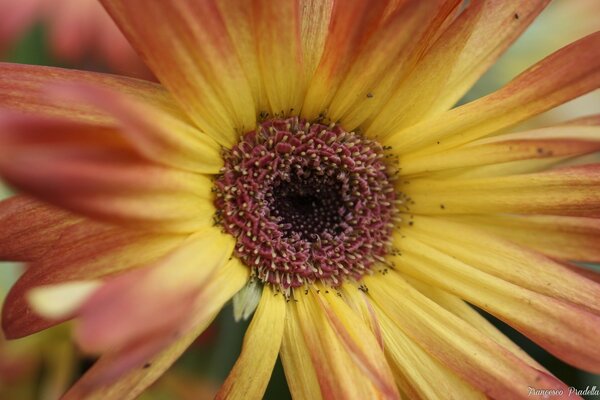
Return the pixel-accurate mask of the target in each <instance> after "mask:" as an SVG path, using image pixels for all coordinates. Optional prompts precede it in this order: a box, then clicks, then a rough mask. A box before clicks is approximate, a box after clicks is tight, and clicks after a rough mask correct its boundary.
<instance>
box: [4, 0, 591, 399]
mask: <svg viewBox="0 0 600 400" xmlns="http://www.w3.org/2000/svg"><path fill="white" fill-rule="evenodd" d="M103 3H104V5H105V7H106V8H107V9H108V11H109V12H110V14H111V15H112V16H113V18H114V19H115V21H116V22H117V23H118V25H119V26H120V27H121V29H122V30H123V31H124V32H125V34H126V36H127V37H128V38H129V39H130V40H131V42H132V44H133V45H134V47H135V48H136V49H137V50H138V51H139V52H140V53H141V54H142V55H143V56H144V59H145V60H147V62H148V64H149V66H150V68H151V69H152V71H153V72H154V73H155V74H156V76H157V77H158V79H159V80H160V81H161V83H162V85H157V84H152V83H148V82H142V81H136V80H132V79H126V78H117V77H110V76H104V75H97V74H90V73H78V72H73V71H64V70H57V69H49V68H41V67H25V66H15V65H2V66H0V69H1V70H2V71H1V72H2V74H1V75H0V88H1V90H2V92H3V96H2V97H1V98H0V105H1V106H2V107H3V108H4V109H7V110H8V109H10V110H12V111H6V112H5V113H4V114H3V115H2V118H1V124H2V134H1V135H0V172H1V173H2V175H3V176H4V177H5V179H6V180H7V181H8V182H9V183H11V184H13V185H14V186H15V187H16V188H18V189H20V190H22V191H24V192H25V193H26V194H27V196H31V197H26V196H17V197H14V198H12V199H9V200H7V201H5V202H3V203H2V205H1V206H0V221H1V222H2V224H3V227H4V226H6V229H3V230H2V231H0V243H1V245H0V255H1V256H2V257H3V258H5V259H16V260H26V261H30V262H31V263H32V266H31V267H30V268H29V269H28V270H27V272H26V273H25V275H24V276H23V277H22V278H21V279H20V280H19V282H17V283H16V284H15V286H14V287H13V289H12V291H11V293H10V294H9V296H8V298H7V303H6V306H5V308H4V312H3V327H4V329H5V331H6V332H7V335H8V336H10V337H19V336H23V335H26V334H29V333H31V332H34V331H37V330H41V329H44V328H46V327H48V326H50V325H52V324H54V323H56V322H58V321H62V320H65V319H70V318H75V320H76V324H77V326H76V329H75V337H76V339H77V341H78V343H79V345H80V346H81V347H82V348H83V349H84V350H86V351H88V352H92V353H101V354H102V357H101V358H100V360H99V361H98V363H97V364H96V365H95V366H94V367H93V368H92V369H91V370H90V371H89V372H88V373H87V374H86V376H84V377H83V378H82V380H81V381H80V382H78V383H77V384H76V385H75V386H74V387H73V389H71V391H70V392H69V393H68V394H67V395H66V398H82V397H85V396H88V397H90V398H94V397H98V398H131V397H134V396H136V395H137V394H139V393H140V392H141V391H142V390H143V389H144V388H145V387H146V386H147V385H149V384H150V383H151V382H152V381H153V380H155V379H156V378H157V377H158V376H160V374H161V373H162V372H163V371H164V370H165V369H166V368H168V367H169V365H171V364H172V363H173V362H174V360H175V359H176V358H177V357H178V356H179V355H180V354H181V353H182V352H183V351H184V350H185V348H186V346H187V345H189V343H191V342H192V341H193V340H194V338H195V337H197V336H198V334H199V333H200V332H202V331H203V330H204V329H205V328H206V326H208V324H209V323H210V322H211V320H212V319H213V318H214V317H215V315H216V314H217V312H218V311H219V310H220V309H221V308H222V306H223V305H224V304H225V303H226V302H227V301H228V300H229V299H231V298H232V297H234V296H235V300H234V302H237V304H238V305H239V307H240V310H241V311H240V312H239V313H237V314H238V315H240V316H245V315H250V314H251V313H252V311H254V307H256V311H255V312H254V316H253V318H252V323H251V325H250V327H249V329H248V332H247V333H246V337H245V341H244V346H243V349H242V353H241V355H240V358H239V359H238V361H237V363H236V364H235V366H234V368H233V370H232V371H231V374H230V376H229V377H228V379H227V380H226V382H225V383H224V385H223V387H222V388H221V390H220V392H219V394H218V396H217V397H218V398H238V397H244V398H260V397H261V396H262V394H263V393H264V390H265V388H266V385H267V383H268V380H269V377H270V374H271V370H272V368H273V365H274V364H275V361H276V359H277V357H278V355H280V356H281V359H282V362H283V365H284V369H285V371H286V377H287V380H288V383H289V386H290V390H291V392H292V395H293V396H294V397H295V398H307V399H315V398H379V397H384V398H399V397H400V393H405V394H406V395H407V396H408V397H410V398H446V397H450V398H483V397H486V396H487V397H491V398H526V397H528V396H529V392H528V387H540V388H545V389H556V390H566V386H565V385H564V384H563V383H562V382H560V381H559V380H558V379H557V378H555V377H554V376H552V375H551V374H550V373H549V372H548V371H546V370H545V369H544V368H543V367H542V366H541V365H539V364H538V363H537V362H536V361H535V360H533V359H532V358H531V357H530V356H528V355H527V354H525V353H524V352H523V351H522V350H521V349H519V348H518V347H517V346H516V345H515V344H513V343H512V342H511V341H510V340H508V339H507V338H506V337H505V336H503V335H502V334H501V333H500V332H498V331H497V330H496V329H495V328H494V327H493V326H492V325H491V324H490V323H489V322H487V320H486V319H484V318H483V317H482V316H481V315H480V314H479V313H477V312H476V311H475V310H474V309H473V308H471V306H470V305H469V303H470V304H473V305H475V306H477V307H479V308H481V309H483V310H485V311H487V312H489V313H491V314H493V315H494V316H496V317H498V318H500V319H502V320H504V321H506V322H508V323H509V324H511V325H512V326H513V327H515V328H516V329H518V330H519V331H520V332H522V333H523V334H525V335H527V336H528V337H529V338H531V339H532V340H533V341H535V342H536V343H538V344H540V345H541V346H542V347H544V348H545V349H547V350H548V351H550V352H551V353H553V354H554V355H556V356H558V357H560V358H562V359H563V360H565V361H567V362H569V363H571V364H573V365H575V366H577V367H580V368H583V369H587V370H591V371H596V372H598V368H599V365H600V363H599V360H600V350H598V348H597V346H595V343H596V340H597V335H598V333H599V330H600V300H599V299H600V296H599V295H600V286H599V285H598V283H596V282H595V281H594V279H596V280H597V277H596V275H594V274H590V275H591V276H592V279H590V278H589V277H588V274H589V273H588V272H586V271H585V270H583V269H581V268H579V267H577V266H575V265H572V264H570V263H569V262H568V261H569V260H580V261H598V260H599V259H600V253H599V251H598V248H600V246H598V226H599V222H598V219H597V217H598V214H599V211H600V197H599V195H598V186H599V185H600V174H599V171H600V167H599V166H598V165H597V164H591V165H579V164H578V162H579V161H580V159H581V157H582V156H584V155H587V154H591V153H594V152H597V151H598V150H599V149H600V131H599V128H598V123H599V119H598V116H591V117H589V118H584V119H579V120H575V121H570V122H568V123H566V124H564V125H560V126H555V127H549V128H543V129H539V130H535V131H528V132H520V133H510V134H506V133H504V130H505V129H506V128H508V127H510V126H512V125H515V124H516V123H518V122H520V121H523V120H525V119H527V118H528V117H530V116H533V115H535V114H538V113H541V112H543V111H545V110H548V109H550V108H552V107H554V106H556V105H559V104H561V103H563V102H565V101H567V100H569V99H572V98H574V97H577V96H579V95H581V94H583V93H586V92H588V91H591V90H593V89H596V88H597V87H598V86H599V84H600V57H598V52H599V51H600V50H599V49H600V34H598V33H596V34H592V35H590V36H587V37H585V38H583V39H581V40H579V41H577V42H575V43H573V44H571V45H569V46H567V47H565V48H563V49H561V50H559V51H558V52H556V53H555V54H553V55H551V56H550V57H548V58H546V59H545V60H543V61H541V62H540V63H538V64H537V65H535V66H533V67H532V68H530V69H529V70H527V71H525V72H523V73H522V74H521V75H519V76H518V77H516V78H515V79H514V80H513V81H511V82H510V83H509V84H507V85H506V86H505V87H503V88H502V89H500V90H499V91H497V92H495V93H493V94H491V95H488V96H486V97H484V98H481V99H479V100H476V101H474V102H472V103H469V104H465V105H462V106H459V107H456V108H452V106H453V105H454V104H455V103H456V102H457V101H458V100H459V99H460V98H461V97H462V95H463V94H464V93H465V91H466V90H467V89H468V88H469V87H470V86H471V85H472V84H473V83H474V82H475V81H476V80H477V78H478V77H479V76H480V75H481V74H482V73H483V72H484V71H485V70H486V68H487V67H488V66H489V65H491V64H492V63H493V62H494V60H495V59H496V58H497V57H498V56H499V55H500V54H501V53H502V51H503V50H505V49H506V48H507V47H508V46H509V45H510V44H511V43H512V42H513V41H514V40H515V39H516V38H517V37H518V36H519V34H520V33H521V32H522V31H523V30H524V29H525V28H526V27H527V26H528V24H529V23H531V21H533V19H534V18H535V17H536V16H537V14H538V13H539V12H540V11H541V10H542V9H543V8H544V6H545V5H546V3H547V2H546V1H529V2H521V1H471V2H469V4H468V5H466V6H464V5H463V4H462V2H461V1H452V0H448V1H435V2H433V1H432V2H430V1H427V2H423V1H403V2H398V1H383V0H382V1H366V0H364V1H362V0H356V1H351V2H331V1H300V0H298V1H295V0H289V1H282V2H274V1H271V0H255V1H236V2H234V3H232V2H227V1H178V2H144V1H142V0H128V1H124V0H104V1H103ZM142 9H143V12H140V10H142ZM17 111H18V112H19V113H17ZM568 163H571V164H570V165H569V164H568ZM28 301H29V303H28ZM30 304H31V306H30ZM257 304H258V305H257ZM40 314H41V315H42V316H43V317H45V318H42V317H40V316H39V315H40Z"/></svg>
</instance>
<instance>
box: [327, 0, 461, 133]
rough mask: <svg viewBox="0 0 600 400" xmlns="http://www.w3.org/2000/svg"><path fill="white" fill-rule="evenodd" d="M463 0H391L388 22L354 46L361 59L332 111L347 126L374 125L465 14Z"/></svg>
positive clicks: (349, 128) (357, 55) (335, 118)
mask: <svg viewBox="0 0 600 400" xmlns="http://www.w3.org/2000/svg"><path fill="white" fill-rule="evenodd" d="M461 3H462V2H461V1H460V0H432V1H408V2H388V9H387V10H386V12H385V15H386V16H385V19H384V23H383V24H382V26H381V27H379V29H378V30H377V31H376V32H375V34H373V35H371V36H370V37H369V38H368V42H367V43H366V45H365V46H364V48H362V49H356V50H354V51H353V53H355V54H354V55H355V57H356V60H353V61H352V62H351V63H350V64H351V67H350V71H348V73H347V74H346V75H345V78H344V82H343V83H342V85H341V87H340V88H339V89H338V90H337V92H336V94H335V98H334V99H333V103H332V104H331V106H330V107H329V109H330V110H329V114H328V115H330V116H331V118H332V119H333V120H340V121H341V123H342V125H343V126H344V127H345V128H346V129H347V130H353V129H356V128H357V127H359V126H362V127H363V128H364V127H365V126H368V123H369V122H371V121H372V120H373V119H374V118H376V117H377V115H378V114H379V113H380V112H381V110H382V109H383V108H384V106H385V105H386V104H387V103H388V101H389V100H390V98H391V97H392V96H394V95H396V94H397V93H398V90H399V89H398V87H399V86H400V85H402V82H403V80H404V79H405V78H406V77H407V75H409V74H410V73H411V71H413V70H414V69H415V68H416V65H418V62H419V60H420V59H421V58H422V57H423V54H424V53H425V52H426V50H427V49H429V48H430V46H431V44H432V43H434V42H435V41H436V40H437V38H438V37H439V36H440V35H441V34H442V33H443V32H444V31H445V30H446V25H447V24H449V23H450V21H452V20H453V19H454V18H455V17H456V15H457V14H459V11H460V9H461V7H460V5H461ZM369 6H370V5H369ZM365 121H366V122H365ZM370 133H371V132H370ZM373 133H374V134H376V135H377V134H378V132H373Z"/></svg>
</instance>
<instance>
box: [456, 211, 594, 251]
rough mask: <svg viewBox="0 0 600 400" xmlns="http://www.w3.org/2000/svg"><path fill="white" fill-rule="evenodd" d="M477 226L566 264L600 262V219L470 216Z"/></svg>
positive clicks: (465, 219) (467, 220) (463, 218)
mask: <svg viewBox="0 0 600 400" xmlns="http://www.w3.org/2000/svg"><path fill="white" fill-rule="evenodd" d="M456 221H457V222H465V223H468V224H469V225H475V226H477V228H478V229H482V230H485V231H488V232H490V233H494V234H496V235H498V236H501V237H503V238H505V239H508V240H511V241H513V242H516V243H519V244H523V245H526V246H527V247H531V248H533V249H535V250H536V251H539V252H540V253H543V254H547V255H549V256H551V257H556V258H560V259H565V260H576V261H587V262H600V219H597V218H585V217H563V216H550V215H504V214H503V215H489V216H488V215H472V216H471V215H468V216H459V217H457V218H456Z"/></svg>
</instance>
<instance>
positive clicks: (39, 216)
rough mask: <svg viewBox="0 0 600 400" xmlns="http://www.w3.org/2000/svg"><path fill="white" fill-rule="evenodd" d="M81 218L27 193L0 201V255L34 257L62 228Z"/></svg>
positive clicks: (19, 258) (13, 258)
mask: <svg viewBox="0 0 600 400" xmlns="http://www.w3.org/2000/svg"><path fill="white" fill-rule="evenodd" d="M79 221H80V218H78V217H75V216H73V215H71V214H69V213H67V212H65V211H63V210H60V209H58V208H54V207H52V206H49V205H46V204H44V203H41V202H39V201H37V200H34V199H31V198H29V197H26V196H13V197H10V198H8V199H6V200H2V201H0V226H2V229H0V259H2V260H4V261H34V260H37V259H38V258H39V257H40V256H42V255H44V254H45V253H46V252H47V251H48V250H49V249H50V247H51V246H52V245H53V244H54V243H55V242H56V241H57V240H58V239H59V238H60V236H61V235H62V234H63V232H64V231H65V229H67V228H68V227H70V226H72V225H73V224H75V223H77V222H79Z"/></svg>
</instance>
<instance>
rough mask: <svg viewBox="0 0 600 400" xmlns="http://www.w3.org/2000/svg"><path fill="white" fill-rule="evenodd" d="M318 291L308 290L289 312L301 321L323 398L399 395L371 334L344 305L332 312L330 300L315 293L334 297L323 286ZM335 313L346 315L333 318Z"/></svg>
mask: <svg viewBox="0 0 600 400" xmlns="http://www.w3.org/2000/svg"><path fill="white" fill-rule="evenodd" d="M321 292H322V293H320V294H319V293H313V292H312V291H310V292H309V293H308V294H306V295H305V296H301V297H300V298H299V299H298V302H297V303H295V304H292V306H291V307H290V308H293V309H294V310H293V314H292V315H294V317H295V318H299V320H300V326H301V329H302V333H303V335H304V339H305V340H306V345H307V347H308V349H309V354H310V357H311V359H312V362H313V366H314V368H315V372H316V374H317V379H318V380H319V384H320V387H321V393H322V395H323V397H324V398H330V397H336V398H340V397H341V398H347V399H352V398H356V399H360V398H363V399H364V398H376V397H379V396H381V397H386V396H387V397H389V398H398V394H397V392H396V393H394V392H395V389H396V388H395V387H394V384H393V383H391V382H393V379H392V378H391V373H390V372H389V369H388V368H389V367H388V366H387V364H385V361H383V360H384V357H383V354H381V353H382V350H381V348H380V347H379V345H378V344H377V341H376V339H375V337H374V336H373V334H372V333H371V332H370V331H369V330H368V328H367V327H366V326H365V325H364V322H362V321H360V320H359V319H358V318H357V317H356V316H354V314H353V311H351V310H350V308H349V307H348V306H347V305H345V304H343V303H338V304H336V306H337V307H339V308H337V307H336V308H337V310H336V311H333V308H332V306H331V302H330V301H329V300H330V299H327V300H325V299H323V300H320V301H319V298H318V296H327V297H333V296H335V294H333V293H329V292H328V291H327V292H326V291H325V289H322V290H321ZM325 301H327V303H329V304H326V303H324V302H325ZM326 310H328V311H326ZM334 312H344V313H348V314H347V315H343V316H337V317H336V316H334V314H333V313H334ZM342 321H343V322H342ZM349 321H352V322H353V323H354V324H355V325H354V326H353V328H354V329H352V328H350V326H349ZM348 329H350V331H348ZM359 332H360V333H361V335H360V340H359V339H358V338H359V336H358V333H359ZM357 340H359V342H356V341H357ZM367 349H368V350H367ZM367 351H368V352H369V353H368V354H365V353H366V352H367ZM377 357H379V359H378V360H379V361H377V360H376V358H377ZM382 363H383V364H384V365H385V367H382ZM376 366H377V367H376ZM386 369H388V370H387V371H386ZM388 383H391V384H392V387H390V386H389V385H388Z"/></svg>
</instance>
